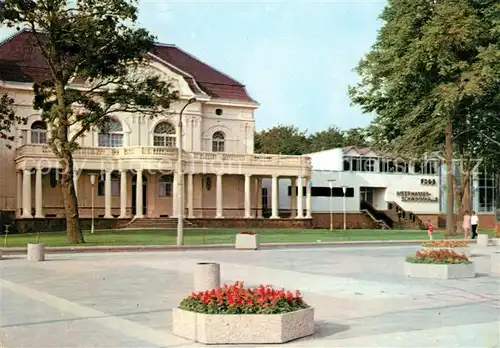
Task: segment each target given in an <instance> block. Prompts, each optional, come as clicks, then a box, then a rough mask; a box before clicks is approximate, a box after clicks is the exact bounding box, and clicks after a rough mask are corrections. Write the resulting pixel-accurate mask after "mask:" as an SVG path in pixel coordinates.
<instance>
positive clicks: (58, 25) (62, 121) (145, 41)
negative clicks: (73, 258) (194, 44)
mask: <svg viewBox="0 0 500 348" xmlns="http://www.w3.org/2000/svg"><path fill="white" fill-rule="evenodd" d="M136 3H137V2H136V1H133V0H76V1H69V0H36V1H35V0H4V1H1V2H0V24H2V25H8V26H10V27H17V28H18V29H25V30H28V31H29V32H30V33H31V34H32V38H33V42H32V46H33V47H34V48H35V49H37V50H39V52H40V53H41V54H42V56H43V57H44V59H45V61H46V62H47V65H48V68H49V70H50V78H47V79H46V80H45V81H42V82H40V83H35V84H34V86H33V91H34V107H35V109H38V110H41V116H42V119H43V120H44V121H45V122H46V123H47V126H48V128H49V131H50V140H49V142H48V143H49V146H50V148H51V149H52V151H53V152H54V154H55V155H56V156H57V158H58V159H59V162H60V166H61V169H62V178H61V188H62V196H63V199H64V205H65V213H66V225H67V234H68V242H70V243H83V242H84V238H83V234H82V231H81V227H80V221H79V215H78V202H77V198H76V194H75V187H74V184H73V168H74V164H73V152H74V151H75V150H76V149H77V148H78V142H77V141H78V139H79V138H80V137H81V136H82V135H83V134H85V133H86V132H88V131H89V130H91V129H93V128H95V127H101V128H104V129H106V127H107V125H108V124H109V121H110V117H111V116H113V115H115V114H117V113H123V112H125V113H129V112H132V113H134V112H141V113H142V114H145V115H149V116H151V117H153V116H156V115H159V114H161V113H163V112H165V110H167V109H169V107H170V105H171V102H172V101H173V100H175V99H176V98H177V97H178V95H177V92H176V91H174V89H173V86H172V84H171V83H170V82H169V81H165V80H163V79H162V78H161V77H159V76H153V75H151V74H150V73H147V71H146V70H144V69H142V67H143V66H144V64H146V63H147V56H146V54H147V52H148V51H149V50H150V49H151V48H152V47H153V45H154V40H155V38H154V37H153V36H152V35H150V34H149V33H148V32H147V31H146V30H145V29H141V28H137V27H136V26H135V25H136V20H137V7H136V6H135V5H136ZM82 77H83V78H84V80H86V81H87V83H86V88H83V89H82V88H75V87H74V85H72V83H71V81H72V79H73V78H82Z"/></svg>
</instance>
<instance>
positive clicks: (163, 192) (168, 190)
mask: <svg viewBox="0 0 500 348" xmlns="http://www.w3.org/2000/svg"><path fill="white" fill-rule="evenodd" d="M158 197H172V183H171V182H166V181H160V182H159V183H158Z"/></svg>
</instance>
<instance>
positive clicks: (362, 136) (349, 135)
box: [343, 127, 371, 147]
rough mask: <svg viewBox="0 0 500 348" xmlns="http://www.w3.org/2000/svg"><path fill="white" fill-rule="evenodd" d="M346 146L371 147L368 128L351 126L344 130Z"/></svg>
mask: <svg viewBox="0 0 500 348" xmlns="http://www.w3.org/2000/svg"><path fill="white" fill-rule="evenodd" d="M343 135H344V146H350V145H353V146H357V147H370V145H371V142H370V140H369V139H370V136H369V133H368V131H367V129H364V128H359V127H358V128H351V129H348V130H346V131H345V132H344V134H343Z"/></svg>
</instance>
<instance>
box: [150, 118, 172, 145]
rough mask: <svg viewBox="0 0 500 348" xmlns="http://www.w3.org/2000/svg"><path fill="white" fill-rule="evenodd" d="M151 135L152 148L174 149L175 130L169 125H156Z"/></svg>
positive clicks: (164, 123) (162, 123)
mask: <svg viewBox="0 0 500 348" xmlns="http://www.w3.org/2000/svg"><path fill="white" fill-rule="evenodd" d="M153 133H154V134H153V146H162V147H175V143H176V134H175V128H174V126H172V125H171V124H170V123H168V122H161V123H158V124H157V125H156V127H155V129H154V131H153Z"/></svg>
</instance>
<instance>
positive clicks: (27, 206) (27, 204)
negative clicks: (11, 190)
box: [22, 169, 33, 218]
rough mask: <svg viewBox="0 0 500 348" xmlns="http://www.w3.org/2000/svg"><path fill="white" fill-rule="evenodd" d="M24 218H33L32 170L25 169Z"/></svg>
mask: <svg viewBox="0 0 500 348" xmlns="http://www.w3.org/2000/svg"><path fill="white" fill-rule="evenodd" d="M22 217H23V218H32V217H33V216H32V215H31V170H30V169H24V170H23V215H22Z"/></svg>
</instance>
